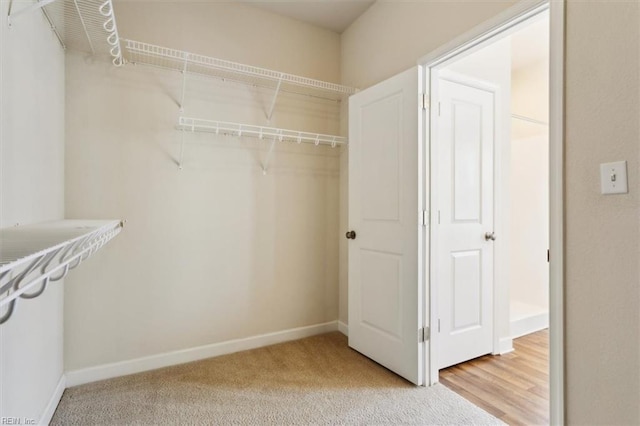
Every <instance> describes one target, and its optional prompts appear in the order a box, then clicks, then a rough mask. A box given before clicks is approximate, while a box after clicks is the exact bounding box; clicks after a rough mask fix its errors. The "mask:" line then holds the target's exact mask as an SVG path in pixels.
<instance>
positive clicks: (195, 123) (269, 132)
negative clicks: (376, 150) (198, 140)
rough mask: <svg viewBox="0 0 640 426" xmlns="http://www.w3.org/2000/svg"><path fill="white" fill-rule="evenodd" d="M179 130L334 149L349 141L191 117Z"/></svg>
mask: <svg viewBox="0 0 640 426" xmlns="http://www.w3.org/2000/svg"><path fill="white" fill-rule="evenodd" d="M178 129H180V130H185V131H191V132H207V133H215V134H219V135H226V136H238V137H242V136H249V137H254V138H258V139H270V140H275V141H279V142H285V141H286V142H296V143H303V142H304V143H313V144H315V145H330V146H332V147H336V146H337V145H344V144H346V143H347V139H346V138H344V137H342V136H334V135H326V134H322V133H311V132H302V131H298V130H287V129H278V128H275V127H265V126H255V125H251V124H242V123H230V122H226V121H214V120H205V119H200V118H190V117H180V118H179V119H178Z"/></svg>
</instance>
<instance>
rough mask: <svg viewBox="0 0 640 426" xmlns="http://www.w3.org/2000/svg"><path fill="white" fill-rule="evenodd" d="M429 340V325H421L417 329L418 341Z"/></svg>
mask: <svg viewBox="0 0 640 426" xmlns="http://www.w3.org/2000/svg"><path fill="white" fill-rule="evenodd" d="M428 341H429V327H422V328H421V329H420V330H418V343H424V342H428Z"/></svg>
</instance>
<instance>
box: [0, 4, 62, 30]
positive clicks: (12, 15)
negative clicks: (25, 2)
mask: <svg viewBox="0 0 640 426" xmlns="http://www.w3.org/2000/svg"><path fill="white" fill-rule="evenodd" d="M54 1H56V0H40V1H37V2H35V3H33V4H32V5H30V6H27V7H25V8H22V9H20V10H18V11H16V12H11V9H9V14H8V15H7V22H8V23H9V27H11V21H12V20H13V19H14V18H15V17H16V16H19V15H22V14H23V13H27V12H31V11H33V10H38V9H42V8H43V7H45V6H46V5H48V4H51V3H53V2H54Z"/></svg>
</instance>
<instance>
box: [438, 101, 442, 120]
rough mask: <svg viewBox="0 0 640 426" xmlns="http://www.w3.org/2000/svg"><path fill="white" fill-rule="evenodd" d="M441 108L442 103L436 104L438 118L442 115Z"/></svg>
mask: <svg viewBox="0 0 640 426" xmlns="http://www.w3.org/2000/svg"><path fill="white" fill-rule="evenodd" d="M441 106H442V103H441V102H438V117H440V115H441V114H442V108H441Z"/></svg>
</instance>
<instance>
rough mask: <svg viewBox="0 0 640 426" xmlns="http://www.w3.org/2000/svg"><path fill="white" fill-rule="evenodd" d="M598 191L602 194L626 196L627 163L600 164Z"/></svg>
mask: <svg viewBox="0 0 640 426" xmlns="http://www.w3.org/2000/svg"><path fill="white" fill-rule="evenodd" d="M600 189H601V191H602V193H603V194H626V193H628V192H629V188H628V186H627V162H626V161H616V162H615V163H603V164H600Z"/></svg>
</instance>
